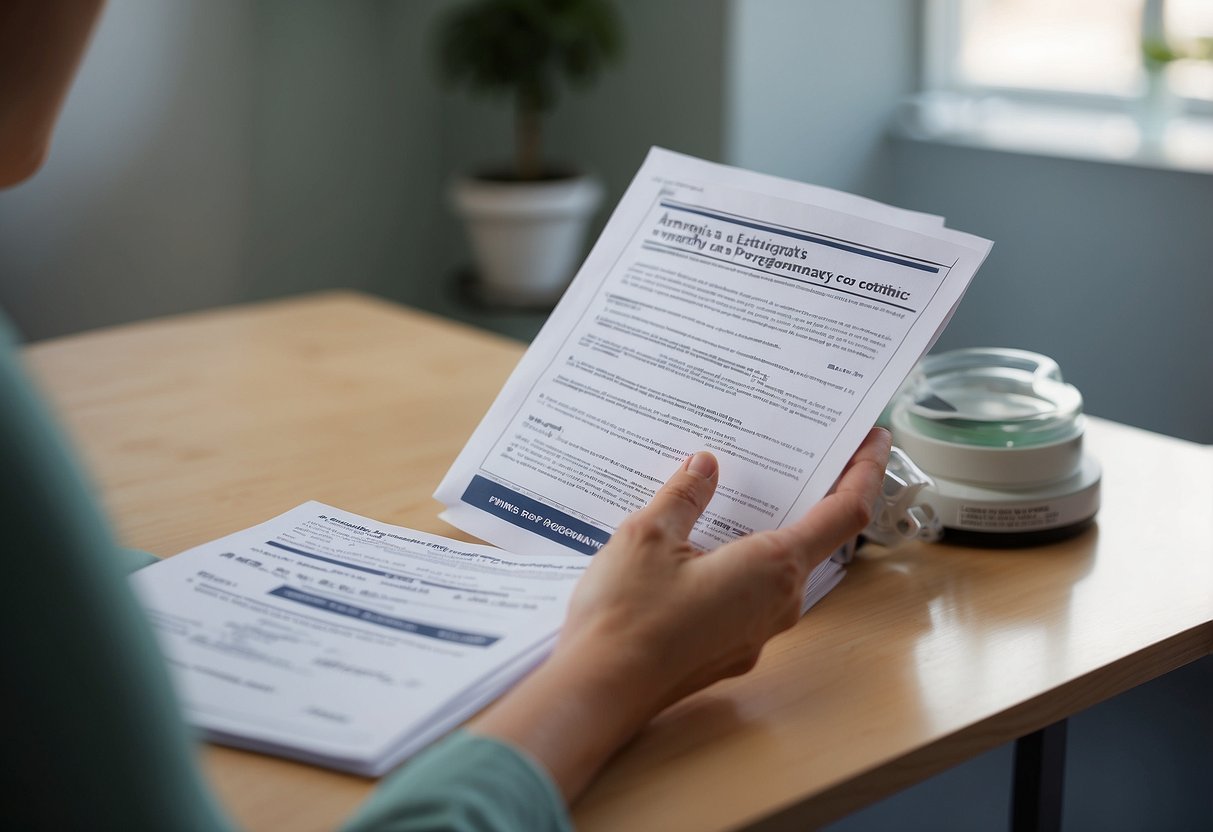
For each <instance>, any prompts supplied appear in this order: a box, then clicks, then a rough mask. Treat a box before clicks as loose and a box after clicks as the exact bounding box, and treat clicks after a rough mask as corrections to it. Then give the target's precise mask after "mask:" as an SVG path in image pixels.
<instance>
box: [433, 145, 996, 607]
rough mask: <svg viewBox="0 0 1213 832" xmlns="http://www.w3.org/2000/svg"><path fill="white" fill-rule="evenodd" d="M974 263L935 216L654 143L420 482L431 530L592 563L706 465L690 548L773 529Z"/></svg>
mask: <svg viewBox="0 0 1213 832" xmlns="http://www.w3.org/2000/svg"><path fill="white" fill-rule="evenodd" d="M989 248H990V243H989V242H988V241H986V240H982V239H979V238H977V237H973V236H971V235H967V234H962V233H960V232H956V231H952V230H949V229H946V228H944V226H943V221H942V219H941V218H940V217H936V216H930V215H924V214H918V213H914V212H910V211H904V210H901V209H898V208H893V207H890V206H887V205H882V204H880V203H877V202H873V201H871V200H867V199H863V198H861V197H856V196H853V195H850V194H843V193H839V192H836V191H830V190H828V189H824V188H818V187H813V186H809V185H804V184H800V183H795V182H790V181H787V180H782V179H777V178H775V177H770V176H764V175H761V174H755V173H751V172H748V171H742V170H739V169H735V168H729V167H725V166H722V165H716V164H712V163H709V162H704V161H702V160H698V159H693V158H691V157H687V156H682V155H679V154H676V153H671V152H669V151H665V150H661V149H657V148H655V149H653V150H652V151H651V152H650V154H649V156H648V158H647V159H646V161H645V163H644V165H643V166H642V167H641V169H640V171H639V173H638V174H637V175H636V178H635V179H634V180H633V182H632V184H631V186H630V187H629V188H628V190H627V192H626V193H625V195H624V197H623V199H622V200H621V201H620V203H619V205H618V206H617V207H616V209H615V211H614V213H613V215H612V216H611V218H610V220H609V222H608V223H607V226H606V228H605V230H604V231H603V233H602V235H601V236H600V237H599V239H598V241H597V243H596V244H595V245H594V247H593V249H592V251H591V252H590V255H589V257H588V258H587V259H586V261H585V263H584V265H583V266H582V268H581V269H580V270H579V272H578V274H577V276H576V277H575V279H574V280H573V283H572V284H571V285H570V287H569V289H568V291H567V292H566V293H565V295H564V297H563V298H562V299H561V301H560V303H559V305H558V306H557V307H556V309H555V311H554V312H553V313H552V315H551V317H550V318H549V320H548V322H547V323H546V324H545V326H544V328H543V330H542V331H541V332H540V333H539V335H538V337H537V338H536V339H535V341H534V342H533V344H532V345H531V347H530V349H529V350H528V351H527V353H526V355H525V356H524V357H523V359H522V361H521V362H520V363H519V365H518V366H517V368H516V369H515V371H514V373H513V375H512V376H511V377H510V379H509V381H508V382H507V383H506V385H505V387H504V388H503V389H502V391H501V393H500V395H499V396H498V398H497V400H496V401H495V402H494V403H493V405H492V407H491V408H490V409H489V411H488V413H487V415H486V416H485V417H484V419H483V421H482V422H481V424H480V426H479V427H478V428H477V430H476V431H475V433H474V435H473V436H472V437H471V439H470V440H469V442H468V443H467V445H466V446H465V448H464V449H463V451H462V452H461V454H460V455H459V457H458V459H457V460H456V461H455V463H454V465H453V466H452V467H451V469H450V471H449V472H448V473H447V475H446V477H445V478H444V479H443V481H442V483H441V484H440V485H439V487H438V490H437V492H436V493H435V497H436V498H437V499H438V500H439V501H441V502H442V503H443V505H444V506H445V511H444V513H443V515H442V516H443V517H444V518H445V519H446V520H447V521H449V522H450V523H452V524H453V525H455V526H457V527H459V528H461V529H464V530H465V531H468V532H470V533H472V534H475V535H477V536H478V537H480V538H482V539H484V540H487V541H489V542H491V543H494V544H496V545H498V546H501V547H503V548H505V549H508V550H510V551H514V552H533V553H542V554H559V553H562V552H563V553H580V554H584V555H592V554H594V553H595V552H597V551H598V550H599V549H601V548H602V546H603V545H604V544H605V543H606V541H607V540H608V539H609V538H610V535H611V533H612V531H613V530H614V529H615V528H616V527H617V526H618V524H619V523H620V521H621V520H622V519H623V518H624V517H625V516H627V515H628V514H629V513H630V512H632V511H634V510H635V509H638V508H640V507H642V506H643V505H645V504H646V503H647V502H648V501H649V499H650V498H651V497H652V496H653V493H654V491H655V490H656V489H657V488H658V487H660V485H661V484H662V483H663V482H665V480H666V479H667V478H668V477H669V476H670V475H671V474H672V473H673V472H674V470H675V469H676V468H677V467H678V466H679V464H681V462H682V461H683V459H685V458H686V457H687V456H688V455H689V454H691V453H693V452H695V451H698V450H702V449H706V450H710V451H712V452H713V453H715V454H716V456H717V457H718V459H719V460H720V471H721V473H720V485H719V487H718V489H717V491H716V495H715V497H714V498H713V500H712V502H711V504H710V505H709V506H708V508H707V511H705V512H704V514H703V517H702V519H701V520H700V521H699V523H698V524H697V525H696V527H695V529H694V532H693V533H692V537H691V542H692V543H693V544H694V545H696V546H698V547H700V548H702V549H705V550H710V549H712V548H715V547H716V546H719V545H721V544H723V543H725V542H727V541H729V540H732V539H734V538H736V537H740V536H743V535H746V534H749V533H751V532H754V531H758V530H764V529H771V528H776V527H779V526H781V525H783V524H785V523H788V522H790V521H791V520H793V519H795V518H796V517H798V516H800V515H801V514H802V513H803V512H804V511H806V510H807V509H808V508H809V507H810V506H812V505H813V504H814V503H815V502H817V501H818V500H820V499H821V498H822V497H823V496H824V495H825V494H826V493H827V491H828V490H829V489H830V487H831V486H832V484H833V483H834V481H835V480H836V479H837V477H838V475H839V473H840V472H841V471H842V468H843V466H844V465H845V463H846V461H847V459H848V458H849V457H850V456H851V454H852V453H853V452H854V450H855V449H856V447H858V445H859V443H860V442H861V441H862V439H863V437H864V435H865V434H866V433H867V432H868V430H869V428H870V427H871V426H872V425H873V424H874V423H875V421H876V419H877V417H878V416H879V414H880V412H881V410H882V409H883V408H884V406H885V404H886V403H887V402H888V401H889V400H890V398H891V397H892V396H893V394H894V393H895V392H896V390H897V388H898V386H899V385H900V384H901V383H902V381H903V380H904V378H905V377H906V375H907V374H908V373H909V372H910V370H911V368H912V367H913V366H914V364H915V363H916V362H917V361H918V360H919V358H920V357H922V355H923V354H924V353H925V352H926V351H927V349H928V348H929V347H930V346H931V344H933V343H934V341H935V339H936V337H937V336H938V334H939V332H940V331H941V330H942V328H943V327H944V325H945V324H946V323H947V321H948V319H949V317H950V316H951V313H952V311H953V310H954V309H955V308H956V305H957V304H958V303H959V302H960V299H961V297H962V295H963V294H964V292H965V290H966V288H967V287H968V285H969V281H970V280H971V279H972V277H973V275H974V273H975V272H976V271H977V268H978V266H979V265H980V264H981V262H982V260H983V259H984V258H985V256H986V254H987V252H988V251H989ZM831 585H832V584H831ZM826 589H827V590H828V587H826Z"/></svg>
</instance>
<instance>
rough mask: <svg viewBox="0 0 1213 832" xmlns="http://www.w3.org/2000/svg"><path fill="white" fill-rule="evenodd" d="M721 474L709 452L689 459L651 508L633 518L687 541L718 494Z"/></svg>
mask: <svg viewBox="0 0 1213 832" xmlns="http://www.w3.org/2000/svg"><path fill="white" fill-rule="evenodd" d="M718 473H719V466H718V465H717V462H716V457H714V456H712V454H710V453H708V452H707V451H699V452H698V453H695V454H693V455H691V456H689V457H687V459H686V461H685V462H683V464H682V466H681V467H680V468H679V469H678V470H677V471H676V472H674V476H672V477H670V478H669V480H667V481H666V484H665V485H663V486H662V487H661V488H660V489H658V491H657V493H656V494H655V495H653V499H652V501H650V502H649V504H648V506H646V507H645V508H643V509H641V510H640V511H638V512H637V513H636V514H635V515H633V516H634V517H636V518H637V519H640V520H642V521H643V522H648V523H654V524H656V525H659V526H660V527H661V528H662V529H664V530H665V531H667V532H669V533H670V534H672V535H674V536H675V537H676V538H677V539H679V540H686V538H687V537H688V536H689V535H690V533H691V528H692V527H693V526H694V525H695V521H697V520H698V519H699V515H701V514H703V510H704V509H705V508H707V506H708V503H709V502H710V501H711V499H712V494H714V493H715V491H716V481H717V475H718Z"/></svg>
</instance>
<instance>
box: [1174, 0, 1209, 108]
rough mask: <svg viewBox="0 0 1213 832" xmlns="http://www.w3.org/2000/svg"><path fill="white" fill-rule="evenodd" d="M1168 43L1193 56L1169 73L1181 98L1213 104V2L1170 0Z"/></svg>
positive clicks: (1206, 0)
mask: <svg viewBox="0 0 1213 832" xmlns="http://www.w3.org/2000/svg"><path fill="white" fill-rule="evenodd" d="M1165 20H1166V32H1167V40H1168V41H1169V42H1170V43H1171V45H1172V46H1173V47H1174V48H1175V50H1176V51H1177V52H1178V53H1180V54H1183V55H1187V56H1189V57H1187V58H1184V59H1181V60H1178V61H1176V62H1175V63H1174V64H1173V65H1172V66H1171V67H1169V69H1168V71H1169V73H1170V78H1169V81H1170V84H1171V89H1173V90H1174V91H1175V92H1176V93H1178V94H1179V95H1182V96H1185V97H1187V98H1203V99H1206V100H1209V101H1213V0H1167V3H1166V11H1165Z"/></svg>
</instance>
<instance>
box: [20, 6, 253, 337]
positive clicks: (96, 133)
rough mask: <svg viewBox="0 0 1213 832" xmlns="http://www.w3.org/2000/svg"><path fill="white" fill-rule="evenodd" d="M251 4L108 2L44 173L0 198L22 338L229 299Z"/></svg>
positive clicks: (245, 195)
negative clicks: (22, 332)
mask: <svg viewBox="0 0 1213 832" xmlns="http://www.w3.org/2000/svg"><path fill="white" fill-rule="evenodd" d="M251 14H252V7H251V6H250V5H249V4H247V3H244V2H240V0H213V2H210V3H207V4H205V5H204V4H201V3H188V4H181V3H163V2H157V0H114V1H113V2H111V3H110V4H109V7H108V9H107V10H106V12H105V14H104V15H103V18H102V21H101V24H100V26H99V29H98V32H97V34H96V37H95V40H94V43H93V46H92V49H91V50H90V52H89V53H88V55H87V56H86V59H85V61H84V65H83V67H82V69H81V71H80V74H79V77H78V79H77V83H76V85H75V87H74V88H73V90H72V92H71V94H70V96H69V98H68V101H67V104H66V106H65V109H64V112H63V116H62V119H61V121H60V129H59V131H58V134H57V136H56V138H55V141H54V143H53V145H52V150H51V154H50V159H49V162H48V164H47V166H46V168H45V170H44V171H43V172H42V173H41V174H39V175H38V176H37V177H35V178H34V179H33V180H31V181H30V182H28V183H26V184H24V185H22V186H19V187H18V188H15V189H12V190H9V191H5V192H3V193H0V306H2V307H3V308H4V309H5V310H6V311H7V312H8V313H9V315H10V316H11V317H12V318H13V319H14V321H15V323H16V324H17V325H18V327H19V328H20V329H22V330H23V331H24V332H25V333H26V334H27V335H28V336H30V337H45V336H49V335H55V334H59V333H65V332H72V331H76V330H80V329H86V328H90V327H95V326H99V325H102V324H108V323H115V322H120V321H130V320H136V319H139V318H144V317H149V316H152V315H157V314H163V313H165V312H170V311H177V310H179V309H192V308H199V307H205V306H210V305H214V304H219V303H225V302H229V301H230V299H231V298H232V297H233V296H234V293H236V291H237V288H238V285H239V282H240V278H241V272H242V268H243V262H244V251H245V246H246V244H247V233H248V232H247V229H248V221H249V217H250V208H249V199H250V148H251V140H252V139H251V130H250V120H249V116H250V113H251V111H252V107H253V98H252V93H251V89H250V88H249V86H248V85H247V83H246V79H247V76H248V73H249V71H250V67H251V65H252V61H253V48H254V45H253V40H252V37H251V32H252V28H251Z"/></svg>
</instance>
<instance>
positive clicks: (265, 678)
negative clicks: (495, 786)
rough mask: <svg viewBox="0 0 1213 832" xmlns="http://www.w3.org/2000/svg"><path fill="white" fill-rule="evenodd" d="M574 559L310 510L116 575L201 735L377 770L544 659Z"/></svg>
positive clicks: (577, 564) (581, 563)
mask: <svg viewBox="0 0 1213 832" xmlns="http://www.w3.org/2000/svg"><path fill="white" fill-rule="evenodd" d="M587 562H588V559H586V558H570V557H568V556H567V555H566V556H560V555H557V556H554V557H553V556H542V555H537V556H533V557H526V556H515V555H511V554H509V553H507V552H503V551H501V550H500V549H494V548H492V547H488V546H474V545H470V544H466V543H460V542H458V541H454V540H449V539H446V538H441V537H435V536H433V535H427V534H423V533H421V532H417V531H413V530H410V529H404V528H401V527H398V526H389V525H385V524H382V523H378V522H376V521H374V520H371V519H368V518H366V517H359V516H358V515H356V514H350V513H348V512H344V511H341V510H339V509H335V508H332V507H331V506H326V505H323V504H321V503H316V502H311V503H306V504H304V505H301V506H299V507H298V508H295V509H293V510H291V511H289V512H287V513H286V514H283V515H281V516H279V517H277V518H275V519H273V520H270V521H269V522H266V523H262V524H261V525H259V526H254V527H252V528H249V529H245V530H243V531H240V532H237V533H235V534H232V535H228V536H227V537H224V538H221V539H219V540H216V541H213V542H211V543H207V544H204V545H202V546H199V547H197V548H195V549H191V550H189V551H187V552H183V553H181V554H180V555H177V556H176V557H173V558H169V559H168V560H165V561H162V562H161V563H158V564H155V565H153V566H150V567H148V568H146V569H144V570H142V571H140V572H137V573H136V574H135V575H134V576H132V578H131V580H132V583H133V586H134V589H135V591H136V593H137V594H138V595H139V597H140V600H141V601H142V602H143V604H144V606H145V608H146V610H147V612H148V614H149V616H150V618H151V620H152V623H153V625H154V627H155V631H156V635H157V638H158V639H159V641H160V644H161V647H162V649H163V652H164V654H165V656H166V658H167V659H168V662H169V664H170V665H171V667H172V669H173V677H174V680H175V683H176V685H177V686H178V689H179V691H178V692H179V694H180V696H181V698H182V700H183V702H184V704H185V707H186V710H187V714H188V718H189V720H190V722H191V723H192V724H194V725H196V726H198V727H200V728H202V729H203V731H204V732H205V733H206V735H207V736H208V737H209V738H211V739H214V740H216V741H219V742H222V743H226V744H229V745H235V746H239V747H242V748H248V749H252V750H255V751H267V752H271V753H275V754H280V755H282V756H286V757H293V758H296V759H300V760H304V761H306V762H311V763H315V764H317V765H323V766H328V767H330V768H336V769H341V770H344V771H350V772H354V773H357V774H366V775H377V774H382V773H383V772H385V771H387V770H388V769H390V768H391V767H392V766H394V765H395V764H397V763H399V762H400V761H401V760H403V759H404V758H406V757H408V756H409V755H411V754H413V753H415V752H416V751H418V750H420V749H421V748H423V747H424V746H425V745H427V744H429V743H430V742H432V741H433V740H435V739H437V738H438V737H440V736H442V735H443V734H445V733H446V732H447V731H449V730H451V729H452V728H454V727H455V726H456V725H458V724H459V723H461V722H463V721H464V720H465V719H467V718H468V717H469V716H471V715H472V714H473V713H475V712H476V711H477V710H479V709H480V708H482V707H483V706H484V705H485V704H487V703H488V702H490V701H492V700H493V699H494V698H496V697H497V696H498V695H500V693H501V692H502V691H503V690H505V689H506V688H507V687H509V686H510V685H512V684H513V683H514V682H515V681H516V680H517V679H518V678H520V677H521V676H522V675H523V674H525V673H526V672H528V671H529V670H530V669H531V668H533V667H534V666H535V665H536V664H537V663H538V662H539V661H541V660H542V658H543V657H544V656H546V655H547V653H548V652H549V651H550V649H551V646H552V643H553V642H554V640H555V637H556V633H557V632H558V630H559V628H560V625H561V623H562V622H563V620H564V614H565V608H566V605H567V602H568V597H569V593H570V592H571V590H572V587H573V584H574V582H575V581H576V579H577V578H578V577H579V576H580V575H581V573H582V571H583V570H584V568H585V565H586V563H587Z"/></svg>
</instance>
